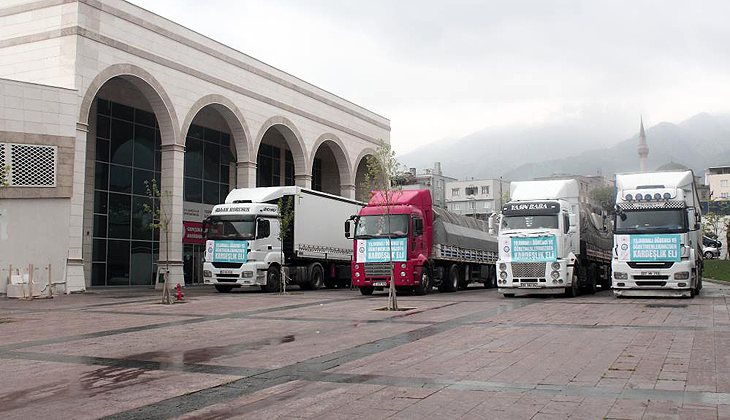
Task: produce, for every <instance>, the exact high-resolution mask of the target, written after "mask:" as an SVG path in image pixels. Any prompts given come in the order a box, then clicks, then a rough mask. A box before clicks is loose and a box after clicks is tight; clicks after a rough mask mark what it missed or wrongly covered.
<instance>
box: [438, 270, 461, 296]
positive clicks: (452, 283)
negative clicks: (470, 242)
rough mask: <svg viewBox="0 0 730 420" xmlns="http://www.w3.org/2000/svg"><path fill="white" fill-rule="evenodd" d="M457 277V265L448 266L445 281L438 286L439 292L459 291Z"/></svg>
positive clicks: (458, 279)
mask: <svg viewBox="0 0 730 420" xmlns="http://www.w3.org/2000/svg"><path fill="white" fill-rule="evenodd" d="M460 277H461V276H460V275H459V265H458V264H451V266H449V271H448V274H447V275H446V279H445V280H446V281H444V282H443V283H441V286H439V291H441V292H455V291H456V290H457V289H459V283H461V281H460V280H461V279H460Z"/></svg>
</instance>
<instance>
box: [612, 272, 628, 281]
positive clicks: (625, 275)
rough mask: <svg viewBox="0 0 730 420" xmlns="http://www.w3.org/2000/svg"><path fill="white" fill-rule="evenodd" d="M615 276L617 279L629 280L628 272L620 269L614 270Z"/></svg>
mask: <svg viewBox="0 0 730 420" xmlns="http://www.w3.org/2000/svg"><path fill="white" fill-rule="evenodd" d="M613 278H615V279H616V280H627V279H628V278H629V275H628V273H622V272H620V271H614V272H613Z"/></svg>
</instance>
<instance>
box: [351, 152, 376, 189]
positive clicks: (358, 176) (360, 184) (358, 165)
mask: <svg viewBox="0 0 730 420" xmlns="http://www.w3.org/2000/svg"><path fill="white" fill-rule="evenodd" d="M367 156H375V150H374V149H371V148H369V147H368V148H365V149H363V150H362V151H361V152H360V154H359V155H358V157H357V159H355V166H354V167H353V171H352V185H354V186H355V199H357V200H361V201H367V200H368V199H370V194H369V191H367V185H365V173H367V161H366V159H365V158H366V157H367Z"/></svg>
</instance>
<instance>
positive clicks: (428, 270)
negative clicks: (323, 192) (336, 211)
mask: <svg viewBox="0 0 730 420" xmlns="http://www.w3.org/2000/svg"><path fill="white" fill-rule="evenodd" d="M345 236H346V237H348V238H350V237H353V239H354V240H353V246H354V254H355V258H354V259H353V261H352V263H351V268H352V284H353V285H354V286H356V287H358V288H359V289H360V292H361V293H362V294H363V295H371V294H372V293H373V291H374V290H382V289H383V288H386V287H389V286H390V282H391V281H394V282H395V286H396V287H397V288H399V289H406V288H407V289H411V290H413V291H414V292H415V293H417V294H421V295H422V294H426V293H428V292H430V291H431V290H432V288H433V287H438V289H439V290H440V291H443V292H453V291H456V290H459V289H464V288H466V287H467V286H468V285H469V283H472V282H479V283H483V284H484V286H485V287H493V286H494V285H495V283H496V277H495V275H496V272H495V262H496V260H497V238H496V237H495V236H494V235H491V234H490V233H489V227H488V225H487V223H485V222H484V221H482V220H478V219H476V218H472V217H466V216H461V215H457V214H454V213H451V212H449V211H447V210H444V209H442V208H439V207H435V206H434V205H433V203H432V200H431V193H430V191H429V190H403V191H395V192H389V193H385V192H382V191H375V192H373V195H372V197H371V199H370V201H369V202H368V205H367V206H366V207H364V208H362V209H361V210H360V212H359V213H358V214H356V215H353V216H352V217H351V218H350V219H349V220H348V221H347V222H346V223H345Z"/></svg>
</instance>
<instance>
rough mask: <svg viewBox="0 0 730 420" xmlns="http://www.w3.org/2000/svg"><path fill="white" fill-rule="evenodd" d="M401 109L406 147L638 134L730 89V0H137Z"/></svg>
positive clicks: (389, 109)
mask: <svg viewBox="0 0 730 420" xmlns="http://www.w3.org/2000/svg"><path fill="white" fill-rule="evenodd" d="M132 3H135V4H138V5H140V6H142V7H144V8H147V9H149V10H151V11H153V12H156V13H159V14H161V15H163V16H165V17H167V18H169V19H171V20H173V21H176V22H178V23H180V24H182V25H185V26H187V27H189V28H191V29H193V30H196V31H198V32H201V33H202V34H204V35H207V36H209V37H211V38H214V39H216V40H218V41H220V42H222V43H224V44H227V45H229V46H231V47H233V48H236V49H238V50H240V51H242V52H244V53H246V54H249V55H251V56H253V57H255V58H257V59H259V60H262V61H264V62H266V63H268V64H271V65H273V66H275V67H278V68H280V69H282V70H284V71H286V72H289V73H291V74H293V75H295V76H297V77H300V78H302V79H304V80H306V81H308V82H310V83H313V84H315V85H317V86H319V87H321V88H323V89H326V90H328V91H330V92H333V93H335V94H337V95H340V96H342V97H344V98H346V99H348V100H350V101H353V102H355V103H357V104H359V105H362V106H364V107H366V108H368V109H370V110H372V111H374V112H377V113H379V114H381V115H383V116H385V117H388V118H390V120H391V126H392V132H391V141H392V144H393V146H394V148H395V150H396V151H397V152H399V153H403V152H406V151H409V150H411V149H413V148H415V147H417V146H419V145H421V144H424V143H427V142H431V141H434V140H438V139H441V138H445V137H461V136H463V135H466V134H469V133H472V132H474V131H477V130H479V129H481V128H484V127H488V126H501V125H510V124H516V123H519V124H522V123H529V124H539V123H543V122H569V123H574V124H581V125H590V126H595V127H596V129H597V130H604V131H609V132H615V133H616V141H619V140H623V139H625V138H627V137H629V136H630V135H632V134H634V133H635V132H636V131H637V129H638V120H639V115H640V114H643V115H644V121H645V123H646V124H647V125H653V124H656V123H658V122H661V121H672V122H679V121H681V120H683V119H686V118H689V117H691V116H692V115H694V114H696V113H698V112H701V111H708V112H726V111H727V110H730V105H728V104H727V102H728V99H729V98H730V76H729V73H730V24H728V17H729V16H730V2H726V1H706V2H703V1H667V0H664V1H637V0H634V1H618V0H608V1H598V0H586V1H577V0H576V1H557V0H550V1H547V0H529V1H519V0H503V1H464V0H462V1H453V0H451V1H446V0H443V1H429V0H367V1H364V0H362V1H361V0H306V1H301V0H206V1H200V0H132Z"/></svg>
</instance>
